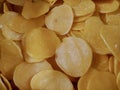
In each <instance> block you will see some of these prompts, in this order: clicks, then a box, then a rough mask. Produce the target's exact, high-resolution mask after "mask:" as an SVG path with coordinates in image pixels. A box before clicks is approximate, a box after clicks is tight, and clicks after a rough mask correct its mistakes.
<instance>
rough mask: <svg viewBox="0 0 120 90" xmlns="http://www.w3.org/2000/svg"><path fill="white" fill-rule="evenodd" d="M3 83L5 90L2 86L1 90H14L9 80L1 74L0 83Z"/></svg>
mask: <svg viewBox="0 0 120 90" xmlns="http://www.w3.org/2000/svg"><path fill="white" fill-rule="evenodd" d="M1 81H2V84H3V83H4V85H3V86H5V87H3V88H4V89H3V88H1V85H0V90H12V87H11V85H10V82H9V81H8V80H7V78H6V77H5V76H3V75H2V74H0V83H1Z"/></svg>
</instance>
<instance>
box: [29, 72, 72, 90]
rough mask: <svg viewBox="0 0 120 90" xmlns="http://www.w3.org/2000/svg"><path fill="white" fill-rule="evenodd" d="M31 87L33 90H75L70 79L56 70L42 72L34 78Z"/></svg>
mask: <svg viewBox="0 0 120 90" xmlns="http://www.w3.org/2000/svg"><path fill="white" fill-rule="evenodd" d="M30 85H31V88H32V89H33V90H74V89H73V85H72V83H71V81H70V80H69V79H68V77H67V76H66V75H65V74H63V73H62V72H60V71H55V70H43V71H40V72H39V73H37V74H36V75H34V76H33V77H32V79H31V82H30ZM66 85H67V86H66Z"/></svg>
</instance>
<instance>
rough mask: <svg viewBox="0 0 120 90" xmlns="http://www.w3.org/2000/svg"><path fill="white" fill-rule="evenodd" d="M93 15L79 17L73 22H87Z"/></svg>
mask: <svg viewBox="0 0 120 90" xmlns="http://www.w3.org/2000/svg"><path fill="white" fill-rule="evenodd" d="M92 15H93V13H90V14H87V15H84V16H79V17H75V19H74V22H83V21H85V20H87V19H88V18H89V17H91V16H92Z"/></svg>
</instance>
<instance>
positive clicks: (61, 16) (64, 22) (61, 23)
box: [45, 4, 74, 35]
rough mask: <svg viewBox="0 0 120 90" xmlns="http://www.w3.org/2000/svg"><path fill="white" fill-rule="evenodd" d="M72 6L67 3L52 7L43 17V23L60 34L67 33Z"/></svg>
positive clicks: (71, 18)
mask: <svg viewBox="0 0 120 90" xmlns="http://www.w3.org/2000/svg"><path fill="white" fill-rule="evenodd" d="M73 18H74V17H73V12H72V8H71V7H70V6H68V5H65V4H63V5H60V6H57V7H55V8H53V9H52V10H51V11H50V12H49V13H48V15H47V16H46V18H45V24H46V26H47V28H48V29H50V30H53V31H55V32H57V33H58V34H60V35H64V34H67V33H68V32H69V31H70V29H71V27H72V23H73Z"/></svg>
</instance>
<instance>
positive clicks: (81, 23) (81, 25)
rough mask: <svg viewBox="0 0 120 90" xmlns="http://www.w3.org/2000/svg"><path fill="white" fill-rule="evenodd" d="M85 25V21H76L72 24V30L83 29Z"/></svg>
mask: <svg viewBox="0 0 120 90" xmlns="http://www.w3.org/2000/svg"><path fill="white" fill-rule="evenodd" d="M84 26H85V22H78V23H77V22H74V23H73V26H72V28H71V29H72V30H83V29H84Z"/></svg>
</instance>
